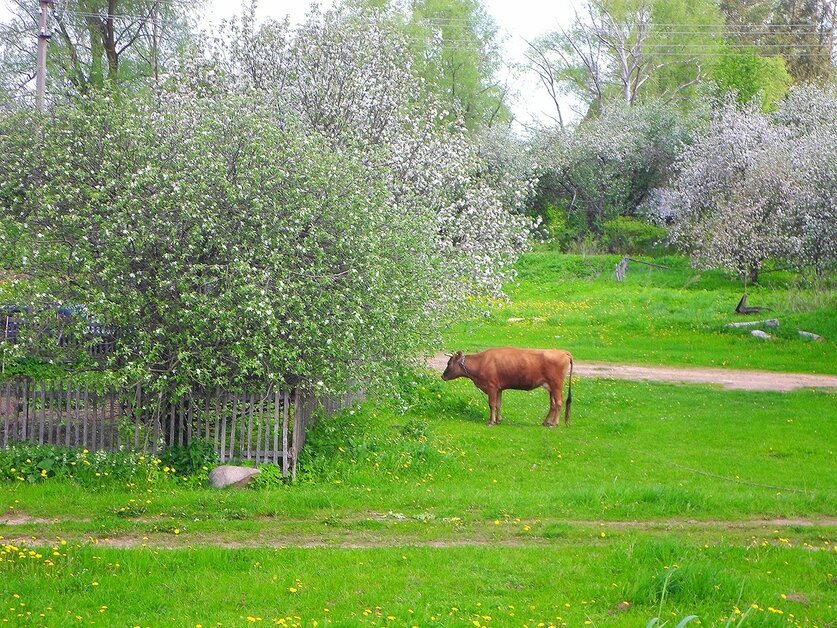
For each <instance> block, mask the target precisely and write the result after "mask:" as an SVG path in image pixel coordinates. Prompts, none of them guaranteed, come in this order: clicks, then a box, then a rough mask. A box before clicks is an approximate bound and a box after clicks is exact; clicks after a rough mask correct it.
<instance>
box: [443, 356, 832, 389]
mask: <svg viewBox="0 0 837 628" xmlns="http://www.w3.org/2000/svg"><path fill="white" fill-rule="evenodd" d="M447 361H448V358H447V356H445V355H444V354H443V353H438V354H436V355H435V356H433V357H432V358H430V359H429V360H428V361H427V364H428V366H430V367H431V368H432V369H434V370H436V371H438V372H440V373H441V372H442V371H443V370H444V369H445V364H447ZM573 373H574V374H575V375H578V376H580V377H608V378H613V379H632V380H648V381H658V382H681V383H687V384H717V385H719V386H723V387H724V388H729V389H734V390H774V391H780V392H787V391H789V390H796V389H797V388H837V375H808V374H804V373H771V372H769V371H740V370H733V369H718V368H706V367H701V368H687V367H679V366H637V365H634V364H616V363H613V362H582V361H580V360H577V361H576V362H575V365H574V371H573Z"/></svg>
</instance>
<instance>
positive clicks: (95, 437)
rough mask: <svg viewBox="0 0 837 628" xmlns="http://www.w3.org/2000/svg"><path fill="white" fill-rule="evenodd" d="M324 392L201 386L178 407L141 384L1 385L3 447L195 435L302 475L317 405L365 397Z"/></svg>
mask: <svg viewBox="0 0 837 628" xmlns="http://www.w3.org/2000/svg"><path fill="white" fill-rule="evenodd" d="M362 396H363V395H362V394H356V395H345V396H343V397H340V398H333V397H317V396H315V395H314V394H312V393H310V392H306V391H305V390H304V389H303V388H295V389H293V390H290V391H281V390H278V389H272V390H268V391H261V392H249V393H230V392H225V391H223V390H221V389H215V390H202V391H197V392H195V393H194V394H193V395H191V396H190V397H189V398H188V399H184V400H181V401H180V402H179V403H177V404H170V403H166V402H164V401H163V400H161V399H160V398H159V396H157V395H152V394H148V393H146V392H145V391H143V390H142V389H141V388H140V387H137V388H135V389H132V390H114V389H101V388H95V387H91V386H90V385H89V384H82V385H78V384H71V383H68V382H63V381H35V380H32V379H20V380H13V381H7V382H5V383H2V384H0V446H2V447H8V446H9V445H11V444H13V443H16V442H21V441H30V442H37V443H47V444H53V445H61V446H64V447H74V448H87V449H90V450H99V449H102V450H110V451H113V450H119V449H123V448H126V449H133V450H137V451H143V452H150V453H159V452H161V451H163V450H164V449H165V448H166V447H171V446H186V445H188V444H189V443H190V442H192V441H193V440H194V439H202V440H204V441H206V442H210V443H213V444H214V446H215V449H216V451H217V452H218V456H219V458H220V459H221V460H222V461H230V460H249V461H253V462H256V463H257V464H262V463H273V464H279V465H281V466H282V473H283V475H285V476H286V477H287V476H288V475H292V476H293V477H296V469H297V461H298V459H299V454H300V453H301V452H302V448H303V447H304V446H305V439H306V434H307V430H308V427H309V426H310V425H311V423H312V422H313V421H314V420H315V418H316V416H317V414H318V410H322V412H323V413H325V414H332V413H334V412H336V411H339V410H341V409H342V408H345V407H348V406H349V405H351V404H353V403H355V402H356V401H358V400H360V399H362Z"/></svg>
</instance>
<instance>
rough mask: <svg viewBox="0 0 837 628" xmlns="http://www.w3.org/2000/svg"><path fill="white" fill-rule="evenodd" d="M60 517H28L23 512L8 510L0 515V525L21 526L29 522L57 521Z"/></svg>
mask: <svg viewBox="0 0 837 628" xmlns="http://www.w3.org/2000/svg"><path fill="white" fill-rule="evenodd" d="M59 521H62V520H61V519H46V518H43V517H30V516H29V515H27V514H26V513H23V512H8V513H6V514H5V515H0V525H7V526H23V525H29V524H43V523H58V522H59Z"/></svg>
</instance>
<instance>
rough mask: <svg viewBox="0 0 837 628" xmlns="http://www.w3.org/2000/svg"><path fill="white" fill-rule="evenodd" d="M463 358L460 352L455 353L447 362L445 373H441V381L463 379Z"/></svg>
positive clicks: (464, 373)
mask: <svg viewBox="0 0 837 628" xmlns="http://www.w3.org/2000/svg"><path fill="white" fill-rule="evenodd" d="M464 361H465V357H464V356H463V355H462V352H461V351H457V352H456V353H454V354H453V355H452V356H450V359H449V360H448V365H447V366H446V367H445V372H444V373H442V379H443V380H445V381H448V380H449V379H456V378H457V377H465V375H467V373H466V372H465V364H463V362H464Z"/></svg>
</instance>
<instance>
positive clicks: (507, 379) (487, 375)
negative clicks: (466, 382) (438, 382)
mask: <svg viewBox="0 0 837 628" xmlns="http://www.w3.org/2000/svg"><path fill="white" fill-rule="evenodd" d="M568 368H569V375H570V383H569V388H568V393H567V409H566V411H565V413H564V423H565V424H566V425H569V423H570V405H571V404H572V401H573V379H572V377H573V356H572V354H571V353H570V352H569V351H560V350H555V349H517V348H515V347H497V348H494V349H486V350H485V351H481V352H480V353H473V354H471V355H463V354H462V352H461V351H457V352H456V353H455V354H454V355H452V356H451V357H450V360H448V365H447V368H445V372H444V373H442V379H443V380H445V381H448V380H451V379H456V378H457V377H467V378H468V379H470V380H471V381H472V382H474V385H475V386H476V387H477V388H479V389H480V390H481V391H483V392H484V393H486V394H487V395H488V405H489V407H490V409H491V412H490V417H489V422H488V424H489V425H496V424H497V423H499V422H500V420H501V417H500V403H501V397H502V394H503V391H504V390H508V389H512V390H533V389H535V388H537V387H539V386H543V387H544V388H546V389H547V390H548V391H549V413H548V414H547V415H546V419H545V420H544V422H543V424H544V425H545V426H548V427H555V426H556V425H558V418H559V416H560V414H561V397H562V395H563V394H564V392H563V391H564V378H565V377H566V376H567V369H568Z"/></svg>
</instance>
